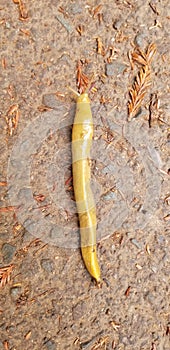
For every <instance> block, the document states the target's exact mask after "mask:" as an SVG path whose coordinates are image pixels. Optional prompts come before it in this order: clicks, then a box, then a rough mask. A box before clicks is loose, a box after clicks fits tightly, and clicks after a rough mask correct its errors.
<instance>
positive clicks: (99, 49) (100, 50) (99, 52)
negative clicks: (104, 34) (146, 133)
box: [96, 38, 105, 56]
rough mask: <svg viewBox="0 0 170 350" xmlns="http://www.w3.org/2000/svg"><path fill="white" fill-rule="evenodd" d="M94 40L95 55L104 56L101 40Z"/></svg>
mask: <svg viewBox="0 0 170 350" xmlns="http://www.w3.org/2000/svg"><path fill="white" fill-rule="evenodd" d="M96 40H97V53H98V54H99V55H102V56H104V55H105V49H104V45H103V43H102V40H101V38H97V39H96Z"/></svg>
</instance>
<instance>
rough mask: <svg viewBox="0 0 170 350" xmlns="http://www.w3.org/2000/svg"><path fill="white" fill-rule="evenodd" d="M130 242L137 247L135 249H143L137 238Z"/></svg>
mask: <svg viewBox="0 0 170 350" xmlns="http://www.w3.org/2000/svg"><path fill="white" fill-rule="evenodd" d="M130 241H131V243H132V244H133V245H135V247H137V248H138V249H142V247H141V244H140V243H139V242H138V241H137V240H136V239H135V238H132V239H131V240H130Z"/></svg>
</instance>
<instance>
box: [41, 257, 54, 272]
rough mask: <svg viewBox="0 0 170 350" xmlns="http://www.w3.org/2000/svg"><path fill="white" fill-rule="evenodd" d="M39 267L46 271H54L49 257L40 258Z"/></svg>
mask: <svg viewBox="0 0 170 350" xmlns="http://www.w3.org/2000/svg"><path fill="white" fill-rule="evenodd" d="M41 267H42V268H43V269H44V270H45V271H46V272H53V271H54V264H53V262H52V261H51V260H50V259H42V260H41Z"/></svg>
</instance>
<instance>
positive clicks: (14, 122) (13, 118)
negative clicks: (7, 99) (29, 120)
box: [6, 104, 19, 136]
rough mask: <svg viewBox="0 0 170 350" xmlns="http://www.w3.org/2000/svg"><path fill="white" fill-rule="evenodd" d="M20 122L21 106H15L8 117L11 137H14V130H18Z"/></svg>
mask: <svg viewBox="0 0 170 350" xmlns="http://www.w3.org/2000/svg"><path fill="white" fill-rule="evenodd" d="M18 120H19V105H18V104H14V105H12V106H11V107H10V109H9V110H8V112H7V116H6V122H7V126H8V133H9V135H10V136H12V135H13V133H14V130H15V129H16V128H17V126H18Z"/></svg>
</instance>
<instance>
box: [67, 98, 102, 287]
mask: <svg viewBox="0 0 170 350" xmlns="http://www.w3.org/2000/svg"><path fill="white" fill-rule="evenodd" d="M92 137H93V119H92V113H91V108H90V100H89V97H88V94H87V93H83V94H81V95H80V96H79V97H78V98H77V105H76V114H75V119H74V124H73V130H72V164H73V165H72V169H73V187H74V195H75V200H76V205H77V211H78V216H79V223H80V236H81V252H82V257H83V260H84V263H85V266H86V268H87V270H88V272H89V273H90V275H91V276H92V277H93V278H95V280H96V281H97V282H99V281H100V268H99V264H98V260H97V252H96V208H95V202H94V198H93V193H92V190H91V187H90V177H91V171H90V148H91V145H92Z"/></svg>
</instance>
